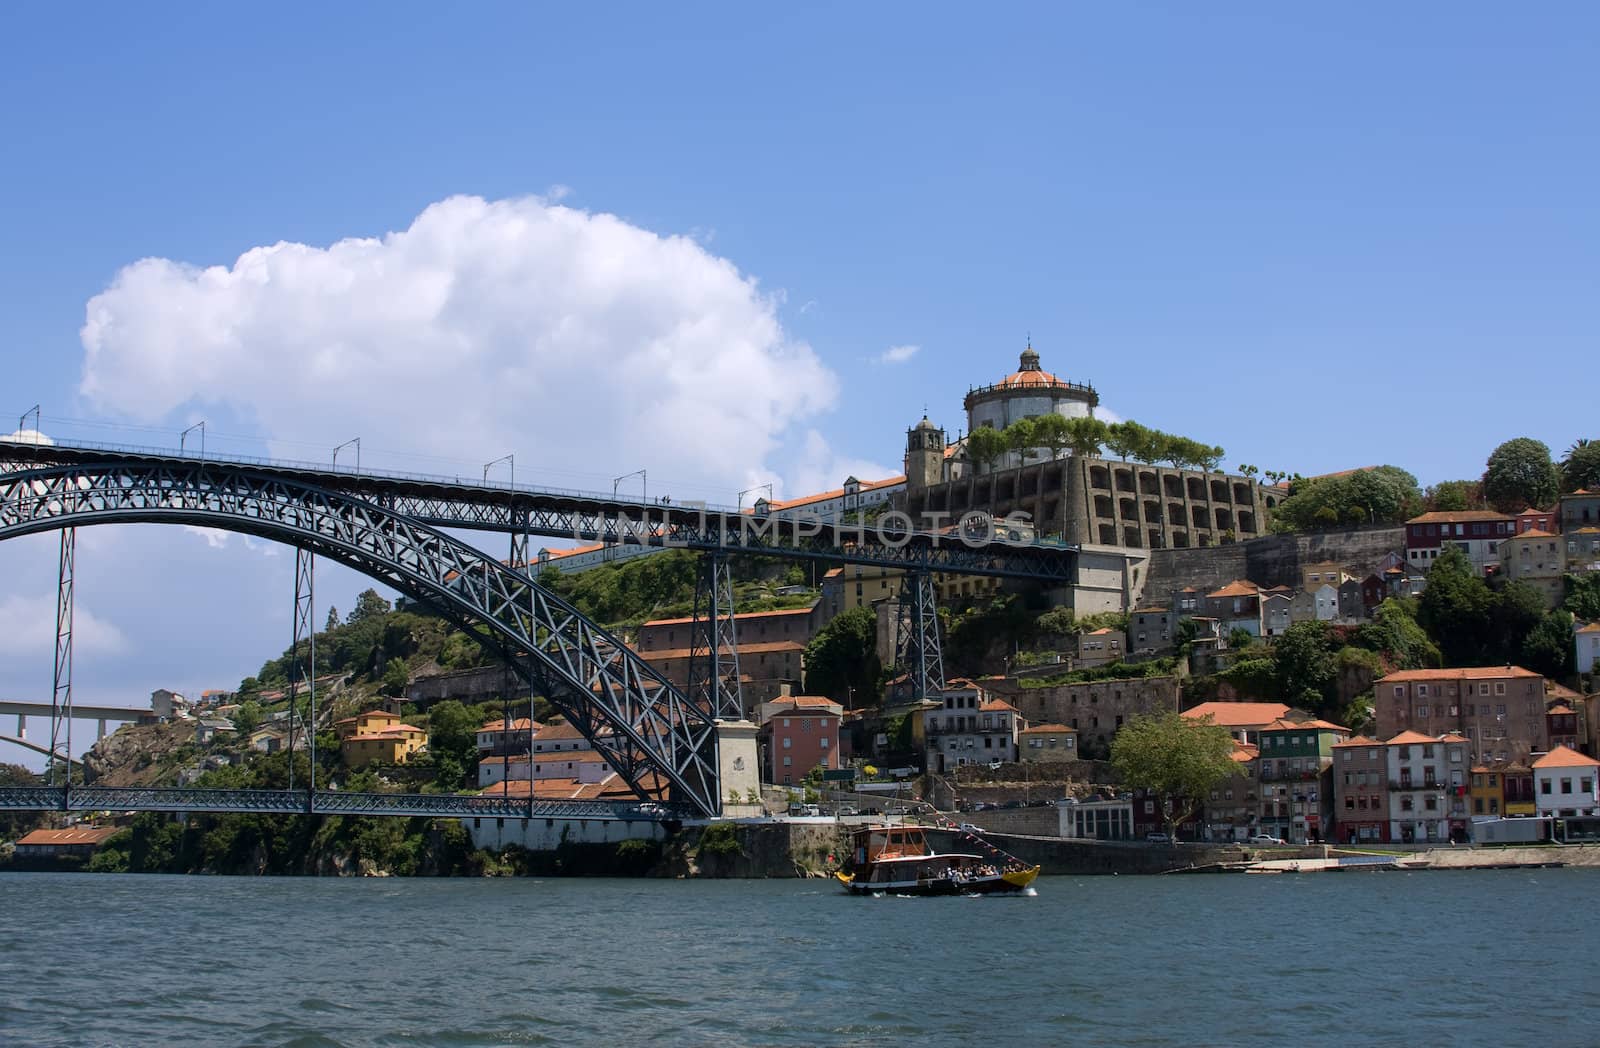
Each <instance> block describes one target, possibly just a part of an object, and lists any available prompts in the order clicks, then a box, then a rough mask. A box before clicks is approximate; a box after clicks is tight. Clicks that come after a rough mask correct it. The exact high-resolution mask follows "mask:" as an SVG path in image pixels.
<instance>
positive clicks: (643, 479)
mask: <svg viewBox="0 0 1600 1048" xmlns="http://www.w3.org/2000/svg"><path fill="white" fill-rule="evenodd" d="M630 477H638V478H639V501H640V502H646V501H648V500H649V494H650V478H649V476H647V475H646V472H645V471H644V470H642V469H636V470H634V471H633V472H632V473H624V474H623V475H622V476H620V477H613V478H612V480H611V500H612V501H613V502H615V501H616V499H617V488H618V487H620V486H621V484H622V482H623V481H625V480H627V479H628V478H630Z"/></svg>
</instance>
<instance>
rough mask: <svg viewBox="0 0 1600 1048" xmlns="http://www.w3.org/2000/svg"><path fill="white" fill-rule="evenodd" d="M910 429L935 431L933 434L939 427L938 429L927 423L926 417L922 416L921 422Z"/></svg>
mask: <svg viewBox="0 0 1600 1048" xmlns="http://www.w3.org/2000/svg"><path fill="white" fill-rule="evenodd" d="M912 428H914V429H920V430H934V431H935V432H937V431H938V429H939V427H938V426H935V425H934V424H933V423H932V422H929V421H928V416H926V415H924V416H922V421H921V422H918V423H917V424H916V425H915V426H914V427H912Z"/></svg>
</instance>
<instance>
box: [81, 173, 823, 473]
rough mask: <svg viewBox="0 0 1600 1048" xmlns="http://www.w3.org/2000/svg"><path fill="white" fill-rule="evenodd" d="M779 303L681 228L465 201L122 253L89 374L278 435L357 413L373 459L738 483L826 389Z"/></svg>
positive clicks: (524, 204)
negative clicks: (234, 243)
mask: <svg viewBox="0 0 1600 1048" xmlns="http://www.w3.org/2000/svg"><path fill="white" fill-rule="evenodd" d="M779 303H780V298H779V296H776V295H774V294H769V293H763V292H762V291H761V290H760V289H759V288H758V286H757V284H756V282H755V280H754V279H752V278H749V277H746V276H744V275H742V274H740V273H739V271H738V270H737V269H736V268H735V267H734V266H733V264H732V263H730V262H728V261H727V260H725V259H722V258H718V257H716V256H715V255H712V254H710V253H709V252H707V251H706V250H705V248H704V247H703V246H702V245H700V244H698V243H696V242H695V241H694V240H693V239H691V238H689V237H682V236H667V237H663V236H658V235H656V234H654V233H651V232H649V231H648V230H644V229H640V228H638V227H636V226H633V225H630V224H628V223H627V222H624V221H623V220H621V219H619V218H617V217H615V216H613V215H607V214H596V213H591V212H586V211H582V210H577V209H573V208H567V207H561V206H557V205H555V204H553V203H552V202H550V201H548V200H546V199H541V198H535V197H527V198H522V199H515V200H499V201H485V200H483V199H480V198H477V197H452V198H450V199H448V200H444V201H441V202H439V203H437V204H434V205H432V206H430V207H428V208H427V209H426V210H425V211H423V213H422V214H421V215H419V216H418V217H417V218H416V220H415V221H414V222H412V224H411V226H410V228H408V229H406V230H404V231H402V232H398V233H390V234H388V235H386V236H384V237H382V238H381V239H349V240H342V241H339V242H337V243H335V244H333V245H331V246H329V247H326V248H318V247H309V246H307V245H304V244H292V243H279V244H274V245H272V246H269V247H258V248H254V249H252V250H250V251H247V252H245V253H244V254H243V255H241V256H240V257H239V259H238V260H237V261H236V262H235V263H234V264H233V265H232V266H231V267H225V266H213V267H210V268H206V269H200V268H196V267H193V266H189V265H185V264H183V263H180V262H174V261H171V260H168V259H161V258H150V259H144V260H142V261H139V262H135V263H133V264H131V265H129V266H126V267H125V268H123V269H122V270H121V271H120V272H119V273H118V274H117V276H116V278H115V279H114V281H113V282H112V284H111V286H110V287H109V288H107V289H106V290H105V291H104V292H102V293H101V294H99V295H96V296H95V297H94V298H93V299H92V300H90V302H89V304H88V309H87V319H86V322H85V324H84V326H83V330H82V332H81V337H82V341H83V345H84V348H85V350H86V351H87V356H86V361H85V367H84V377H83V382H82V392H83V393H84V394H85V396H86V397H87V398H88V400H89V401H90V402H91V404H92V405H93V406H94V407H95V408H97V409H99V410H102V411H110V412H116V413H120V414H122V415H124V416H127V417H131V418H133V419H136V420H138V421H141V422H154V421H157V420H162V419H164V418H165V417H166V416H168V415H169V414H171V413H172V412H174V411H176V410H178V409H180V408H184V409H190V410H192V409H194V408H196V407H199V406H202V405H205V406H210V405H217V406H219V407H220V408H221V409H223V410H230V411H233V412H235V413H237V414H238V415H241V416H244V417H247V418H251V419H254V420H255V422H256V424H257V425H259V427H260V428H261V430H262V431H264V432H265V433H266V434H268V435H269V437H276V438H278V439H280V440H288V439H297V440H322V439H326V440H328V441H329V443H330V444H331V443H335V442H337V440H340V439H345V438H346V437H347V436H348V435H349V434H350V433H359V434H361V435H362V436H363V438H364V439H365V447H366V448H367V449H368V452H369V461H371V460H372V459H373V458H376V457H377V456H376V455H374V454H373V450H374V449H390V450H394V451H407V452H412V453H416V452H427V453H429V454H432V455H436V456H448V457H453V458H457V459H462V460H466V461H481V460H483V459H486V458H489V457H493V456H495V455H499V454H503V453H504V452H506V451H515V452H516V453H517V458H518V462H517V466H518V469H517V476H518V478H519V479H522V478H525V477H530V475H531V476H533V477H535V478H537V472H538V467H539V466H540V465H544V466H548V467H550V468H552V469H564V470H568V471H574V470H581V471H585V472H587V473H589V474H591V475H600V476H604V475H609V474H610V473H611V472H614V471H621V470H622V469H624V468H628V469H635V468H642V467H648V468H649V470H650V473H651V474H652V475H655V474H656V473H657V472H658V470H659V471H660V474H661V475H662V476H670V477H673V478H674V479H675V480H678V481H681V482H683V483H685V484H691V485H699V486H702V487H703V488H706V489H714V490H726V491H728V492H730V493H731V492H732V491H733V490H737V488H738V487H741V486H744V485H743V483H742V481H743V479H744V478H746V477H748V476H750V475H751V474H753V473H760V472H763V471H767V470H771V469H779V470H781V469H782V468H783V465H784V463H782V462H778V463H773V462H770V461H769V459H771V458H773V457H774V456H782V455H784V454H785V451H784V445H785V443H786V441H785V440H784V435H785V433H786V431H788V430H790V429H791V427H795V426H798V425H803V424H805V423H807V422H808V421H809V420H810V419H812V418H813V417H814V416H815V415H817V414H818V413H820V412H822V411H824V410H826V409H827V408H829V407H831V406H832V404H833V403H834V401H835V398H836V396H837V380H836V378H835V376H834V375H833V373H832V372H831V371H829V370H828V369H827V368H826V367H825V366H824V365H823V364H822V363H821V362H820V361H819V360H818V359H817V357H816V355H815V354H814V353H813V352H812V350H811V349H810V347H809V346H807V345H805V344H804V343H801V342H797V341H795V340H793V339H791V338H790V337H788V336H787V335H786V333H785V332H784V331H783V329H782V327H781V325H780V324H779V322H778V319H777V309H778V306H779ZM524 462H526V463H528V464H529V465H528V466H524ZM791 480H792V482H793V483H798V478H791Z"/></svg>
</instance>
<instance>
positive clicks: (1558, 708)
mask: <svg viewBox="0 0 1600 1048" xmlns="http://www.w3.org/2000/svg"><path fill="white" fill-rule="evenodd" d="M1545 712H1546V713H1553V714H1555V715H1556V716H1557V717H1560V716H1562V715H1564V714H1569V713H1571V712H1572V707H1571V706H1568V705H1567V704H1566V703H1564V702H1558V703H1556V704H1555V705H1554V706H1551V707H1550V708H1549V709H1547V710H1545Z"/></svg>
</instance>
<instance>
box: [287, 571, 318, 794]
mask: <svg viewBox="0 0 1600 1048" xmlns="http://www.w3.org/2000/svg"><path fill="white" fill-rule="evenodd" d="M316 566H317V558H316V557H315V556H314V555H313V554H312V553H311V552H310V551H309V550H304V549H296V550H295V551H294V613H293V614H292V615H291V616H290V619H291V621H292V622H293V629H294V634H293V637H292V639H291V640H290V641H289V689H288V691H289V788H290V789H291V790H292V789H294V736H295V727H296V724H297V720H296V718H297V717H298V716H299V711H300V682H301V681H302V680H307V681H309V684H310V688H311V729H310V732H309V734H310V736H311V737H312V738H313V739H314V738H316V731H317V727H316V720H317V690H316V689H317V685H316V676H317V666H316V659H317V654H316V648H315V646H314V645H315V644H316V643H317V641H316V636H317V626H316V623H315V621H313V620H314V616H315V615H316ZM302 642H304V643H306V644H310V645H313V647H312V649H311V655H310V658H309V659H308V660H307V661H306V662H302V661H301V659H300V644H301V643H302ZM316 785H317V756H316V754H315V753H312V754H311V789H316Z"/></svg>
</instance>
